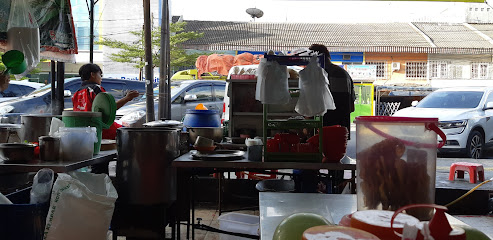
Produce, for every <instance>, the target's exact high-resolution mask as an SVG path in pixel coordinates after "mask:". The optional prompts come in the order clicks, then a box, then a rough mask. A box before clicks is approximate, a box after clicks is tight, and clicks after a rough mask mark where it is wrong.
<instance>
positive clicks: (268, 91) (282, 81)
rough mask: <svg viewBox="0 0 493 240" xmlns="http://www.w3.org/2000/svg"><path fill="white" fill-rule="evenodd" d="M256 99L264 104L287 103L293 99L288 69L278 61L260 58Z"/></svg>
mask: <svg viewBox="0 0 493 240" xmlns="http://www.w3.org/2000/svg"><path fill="white" fill-rule="evenodd" d="M257 73H258V77H257V87H256V92H255V99H257V100H259V101H261V102H262V103H263V104H287V103H288V102H289V100H290V99H291V95H289V86H288V70H287V67H286V66H283V65H280V64H279V63H277V62H276V61H267V59H266V58H262V59H261V60H260V64H259V66H258V69H257Z"/></svg>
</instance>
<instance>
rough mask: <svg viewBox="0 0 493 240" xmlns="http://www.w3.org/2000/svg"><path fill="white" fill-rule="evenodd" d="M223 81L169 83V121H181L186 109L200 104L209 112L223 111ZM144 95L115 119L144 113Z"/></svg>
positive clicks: (119, 111)
mask: <svg viewBox="0 0 493 240" xmlns="http://www.w3.org/2000/svg"><path fill="white" fill-rule="evenodd" d="M225 87H226V82H225V81H220V80H185V81H174V82H171V119H173V120H178V121H181V120H182V119H183V117H184V116H185V113H186V110H187V109H194V108H195V107H196V106H197V104H199V103H202V104H204V106H205V107H207V108H208V109H209V110H218V113H219V114H221V113H222V111H223V100H224V90H225ZM158 93H159V91H158V88H155V89H154V114H155V119H158V107H159V104H158ZM145 100H146V98H145V95H144V97H142V98H141V99H140V101H139V102H137V103H134V104H130V105H127V106H124V107H122V108H120V109H119V110H118V111H116V119H121V118H122V117H124V116H125V118H128V114H141V116H142V115H143V114H144V113H145V112H146V101H145Z"/></svg>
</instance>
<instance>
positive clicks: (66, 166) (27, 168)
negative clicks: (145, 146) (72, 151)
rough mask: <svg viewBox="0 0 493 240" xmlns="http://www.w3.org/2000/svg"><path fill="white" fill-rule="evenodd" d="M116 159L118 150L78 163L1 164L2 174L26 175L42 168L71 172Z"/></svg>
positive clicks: (36, 162) (35, 162) (104, 152)
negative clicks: (25, 173)
mask: <svg viewBox="0 0 493 240" xmlns="http://www.w3.org/2000/svg"><path fill="white" fill-rule="evenodd" d="M115 158H116V150H108V151H100V152H99V154H97V155H94V156H93V157H92V158H91V159H86V160H82V161H76V162H70V161H66V162H45V161H40V160H39V159H36V160H33V161H31V162H28V163H3V162H0V174H2V173H24V172H37V171H39V170H40V169H42V168H50V169H52V170H53V171H54V172H57V173H59V172H70V171H74V170H77V169H79V168H83V167H87V166H90V165H94V164H98V163H105V162H110V161H112V160H113V159H115Z"/></svg>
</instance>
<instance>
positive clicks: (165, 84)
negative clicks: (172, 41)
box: [158, 0, 171, 119]
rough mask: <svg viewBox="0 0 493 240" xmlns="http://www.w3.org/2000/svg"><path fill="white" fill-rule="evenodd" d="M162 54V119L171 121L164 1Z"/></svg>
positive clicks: (163, 7)
mask: <svg viewBox="0 0 493 240" xmlns="http://www.w3.org/2000/svg"><path fill="white" fill-rule="evenodd" d="M161 14H162V16H161V52H160V56H159V57H160V58H159V59H160V60H161V64H160V66H159V101H158V103H159V108H158V110H159V111H158V114H159V115H158V116H159V118H160V119H171V96H170V91H171V87H170V85H171V80H170V77H169V75H170V57H169V54H170V45H169V5H168V0H163V4H162V6H161Z"/></svg>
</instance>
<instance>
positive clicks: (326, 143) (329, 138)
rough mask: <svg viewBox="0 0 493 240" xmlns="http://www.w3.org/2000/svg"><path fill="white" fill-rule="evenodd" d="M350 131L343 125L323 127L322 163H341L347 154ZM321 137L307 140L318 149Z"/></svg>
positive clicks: (316, 136)
mask: <svg viewBox="0 0 493 240" xmlns="http://www.w3.org/2000/svg"><path fill="white" fill-rule="evenodd" d="M347 136H348V130H347V128H346V127H343V126H341V125H334V126H327V127H323V138H324V140H323V154H324V158H323V160H322V162H331V163H333V162H339V161H340V160H341V158H343V157H344V154H346V146H347ZM318 141H319V136H318V134H316V135H315V136H313V137H311V138H309V139H308V140H307V142H308V143H310V144H311V145H312V146H316V149H318Z"/></svg>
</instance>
